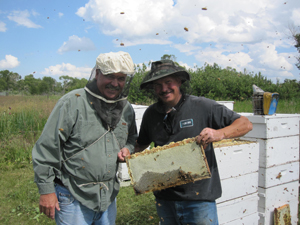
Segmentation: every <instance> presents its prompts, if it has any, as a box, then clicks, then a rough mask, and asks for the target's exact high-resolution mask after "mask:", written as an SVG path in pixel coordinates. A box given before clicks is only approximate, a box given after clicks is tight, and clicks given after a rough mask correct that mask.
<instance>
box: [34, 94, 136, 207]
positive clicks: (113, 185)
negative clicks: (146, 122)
mask: <svg viewBox="0 0 300 225" xmlns="http://www.w3.org/2000/svg"><path fill="white" fill-rule="evenodd" d="M87 95H88V94H87V93H86V91H85V90H84V89H78V90H74V91H72V92H70V93H68V94H66V95H65V96H63V97H62V98H61V99H60V100H59V101H58V102H57V104H56V106H55V107H54V109H53V111H52V113H51V115H50V116H49V118H48V121H47V123H46V125H45V127H44V130H43V132H42V134H41V136H40V138H39V139H38V141H37V143H36V144H35V146H34V148H33V150H32V160H33V168H34V173H35V178H34V180H35V182H36V184H37V186H38V189H39V193H40V194H49V193H53V192H55V187H54V182H53V181H54V179H55V177H56V178H58V179H60V180H61V181H62V183H63V184H64V186H65V187H66V188H67V189H68V190H69V191H70V192H71V193H72V195H73V196H74V198H75V199H77V200H78V201H79V202H81V203H82V204H83V205H85V206H87V207H88V208H90V209H93V210H95V211H105V210H106V209H107V207H108V206H109V205H110V203H111V202H112V201H113V200H114V199H115V197H116V195H117V194H118V191H119V187H120V184H119V183H118V180H117V179H116V170H117V154H118V152H119V151H120V149H121V148H123V147H126V148H128V149H129V150H130V152H131V153H132V152H133V151H134V144H135V140H136V138H137V131H136V123H135V113H134V110H133V108H132V106H131V105H130V103H129V102H127V104H126V105H125V107H124V109H123V112H122V117H121V119H120V121H119V123H118V124H117V127H116V128H115V129H114V130H113V131H109V130H108V129H107V128H106V127H103V126H102V122H101V119H100V118H99V116H98V115H97V112H96V111H95V110H94V108H93V104H92V103H91V102H89V100H88V98H87Z"/></svg>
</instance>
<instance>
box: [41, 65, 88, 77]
mask: <svg viewBox="0 0 300 225" xmlns="http://www.w3.org/2000/svg"><path fill="white" fill-rule="evenodd" d="M91 70H92V68H89V67H76V66H74V65H72V64H70V63H62V64H57V65H55V66H49V67H48V68H45V70H44V71H43V72H41V74H43V75H46V76H50V75H51V76H63V75H67V76H70V77H76V78H79V79H81V78H86V79H89V77H90V75H91Z"/></svg>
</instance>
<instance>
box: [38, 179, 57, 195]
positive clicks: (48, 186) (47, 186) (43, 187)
mask: <svg viewBox="0 0 300 225" xmlns="http://www.w3.org/2000/svg"><path fill="white" fill-rule="evenodd" d="M37 186H38V189H39V194H40V195H45V194H50V193H55V187H54V182H52V183H37Z"/></svg>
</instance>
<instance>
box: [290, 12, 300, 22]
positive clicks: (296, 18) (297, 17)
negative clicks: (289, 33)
mask: <svg viewBox="0 0 300 225" xmlns="http://www.w3.org/2000/svg"><path fill="white" fill-rule="evenodd" d="M291 20H292V21H293V22H294V23H295V26H300V8H297V9H294V10H293V12H292V16H291Z"/></svg>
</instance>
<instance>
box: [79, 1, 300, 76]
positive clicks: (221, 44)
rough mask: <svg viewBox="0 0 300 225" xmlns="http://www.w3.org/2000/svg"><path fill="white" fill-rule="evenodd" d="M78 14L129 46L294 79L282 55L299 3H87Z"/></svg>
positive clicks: (297, 16) (299, 10) (296, 19)
mask: <svg viewBox="0 0 300 225" xmlns="http://www.w3.org/2000/svg"><path fill="white" fill-rule="evenodd" d="M203 7H206V8H207V10H202V8H203ZM76 14H77V15H78V16H80V17H82V18H83V19H84V20H85V21H90V22H91V23H93V24H94V25H96V26H98V28H99V29H100V31H101V32H102V33H103V34H105V35H109V36H112V37H113V38H115V37H117V38H118V39H119V40H122V42H123V43H124V45H125V46H134V45H140V44H160V45H169V46H170V47H171V48H175V49H177V50H179V51H180V52H181V53H184V54H186V55H189V56H191V55H194V57H195V59H196V60H197V61H198V62H201V63H205V62H208V63H218V64H219V65H220V66H222V67H223V68H224V67H227V66H230V67H232V68H236V69H237V70H241V71H243V70H244V68H246V69H247V71H254V72H255V73H256V72H258V71H262V72H264V73H266V74H269V75H271V76H273V77H274V76H275V75H276V76H284V77H286V76H292V75H293V73H294V74H295V72H294V71H295V66H294V64H293V63H291V62H290V61H289V60H287V55H284V54H282V52H285V51H289V52H290V51H291V49H292V48H294V47H293V44H292V43H291V40H290V39H288V36H289V35H290V31H289V25H292V26H294V27H299V25H300V22H299V21H300V1H298V0H292V1H279V0H275V1H274V0H264V1H259V0H249V1H240V0H227V1H223V0H215V1H211V0H190V1H186V0H176V1H172V0H165V1H161V0H153V1H148V0H139V1H136V0H127V1H123V0H115V1H110V0H89V1H88V3H87V4H85V5H84V6H83V7H81V8H79V9H78V10H77V13H76ZM91 23H90V24H91ZM185 27H186V28H188V31H185V30H184V28H185ZM156 34H158V35H156ZM119 44H120V43H119V42H116V45H119ZM209 45H211V46H209ZM208 46H209V47H208ZM267 46H269V48H267ZM281 67H282V68H281ZM187 68H188V67H187ZM272 74H273V75H272Z"/></svg>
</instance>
